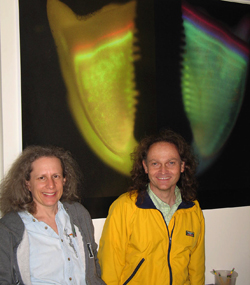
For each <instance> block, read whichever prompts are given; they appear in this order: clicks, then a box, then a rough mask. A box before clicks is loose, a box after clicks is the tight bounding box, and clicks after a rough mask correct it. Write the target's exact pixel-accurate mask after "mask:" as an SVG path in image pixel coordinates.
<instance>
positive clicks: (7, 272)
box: [0, 222, 15, 285]
mask: <svg viewBox="0 0 250 285" xmlns="http://www.w3.org/2000/svg"><path fill="white" fill-rule="evenodd" d="M0 233H1V235H0V284H1V285H10V284H15V283H14V280H13V275H14V270H13V264H12V256H13V247H12V243H13V242H12V236H11V234H9V231H8V230H7V228H6V227H5V226H4V225H3V224H1V222H0Z"/></svg>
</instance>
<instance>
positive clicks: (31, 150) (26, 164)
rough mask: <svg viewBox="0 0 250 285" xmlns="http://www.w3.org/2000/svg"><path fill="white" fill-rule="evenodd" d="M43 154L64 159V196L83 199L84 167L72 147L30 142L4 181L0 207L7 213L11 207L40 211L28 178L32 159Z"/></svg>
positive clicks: (0, 186)
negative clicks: (38, 144) (74, 155)
mask: <svg viewBox="0 0 250 285" xmlns="http://www.w3.org/2000/svg"><path fill="white" fill-rule="evenodd" d="M41 157H56V158H58V159H59V160H60V161H61V165H62V169H63V177H66V182H65V185H64V187H63V195H62V197H61V199H60V200H64V201H65V200H66V201H79V200H80V199H79V196H78V190H79V186H80V183H81V178H82V175H81V171H80V169H79V166H78V164H77V163H76V161H75V160H74V159H73V157H72V155H71V153H70V152H69V151H65V150H64V149H63V148H60V147H55V146H36V145H35V146H28V147H27V148H25V149H24V150H23V152H22V153H21V154H20V156H19V157H18V158H17V159H16V161H15V162H14V163H13V164H12V166H11V168H10V170H9V172H8V173H7V175H6V176H5V177H4V179H3V181H2V182H1V184H0V193H1V197H0V210H1V212H2V214H3V215H5V214H6V213H8V212H10V211H16V212H18V211H28V212H30V213H32V214H34V213H35V212H36V205H35V202H34V201H33V198H32V195H31V192H30V191H29V190H28V189H27V186H26V182H27V181H29V180H30V173H31V171H32V163H33V162H34V161H35V160H37V159H38V158H41Z"/></svg>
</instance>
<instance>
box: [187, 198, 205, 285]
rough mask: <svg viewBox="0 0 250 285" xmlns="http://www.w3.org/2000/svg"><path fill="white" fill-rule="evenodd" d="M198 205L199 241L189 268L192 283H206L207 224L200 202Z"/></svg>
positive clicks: (195, 284)
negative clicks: (205, 238) (205, 223)
mask: <svg viewBox="0 0 250 285" xmlns="http://www.w3.org/2000/svg"><path fill="white" fill-rule="evenodd" d="M197 207H198V211H197V216H198V219H199V221H200V235H199V238H198V241H197V245H196V247H195V248H194V250H193V252H192V254H191V257H190V263H189V266H188V270H189V278H190V281H191V284H194V285H204V284H205V243H204V235H205V225H204V217H203V213H202V211H201V209H200V207H199V204H198V202H197Z"/></svg>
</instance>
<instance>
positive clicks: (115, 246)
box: [98, 198, 130, 285]
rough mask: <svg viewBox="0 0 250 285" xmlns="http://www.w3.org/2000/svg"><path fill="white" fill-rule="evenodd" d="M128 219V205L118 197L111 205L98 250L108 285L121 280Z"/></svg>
mask: <svg viewBox="0 0 250 285" xmlns="http://www.w3.org/2000/svg"><path fill="white" fill-rule="evenodd" d="M127 220H129V217H128V213H127V207H126V206H124V203H122V201H120V199H119V198H118V200H116V201H115V202H114V203H113V204H112V205H111V207H110V210H109V215H108V217H107V219H106V221H105V224H104V228H103V232H102V237H101V239H100V244H99V250H98V257H99V260H100V266H101V270H102V279H103V280H104V281H105V282H106V284H108V285H118V284H120V282H121V275H122V271H123V268H124V267H125V257H126V248H127V244H128V240H129V235H130V233H129V231H130V230H129V227H128V226H127Z"/></svg>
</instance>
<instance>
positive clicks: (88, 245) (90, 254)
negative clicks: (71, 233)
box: [87, 243, 94, 258]
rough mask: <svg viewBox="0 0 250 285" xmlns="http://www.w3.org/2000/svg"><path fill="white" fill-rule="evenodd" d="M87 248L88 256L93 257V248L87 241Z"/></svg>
mask: <svg viewBox="0 0 250 285" xmlns="http://www.w3.org/2000/svg"><path fill="white" fill-rule="evenodd" d="M87 248H88V251H89V258H94V254H93V250H92V247H91V244H90V243H87Z"/></svg>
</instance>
